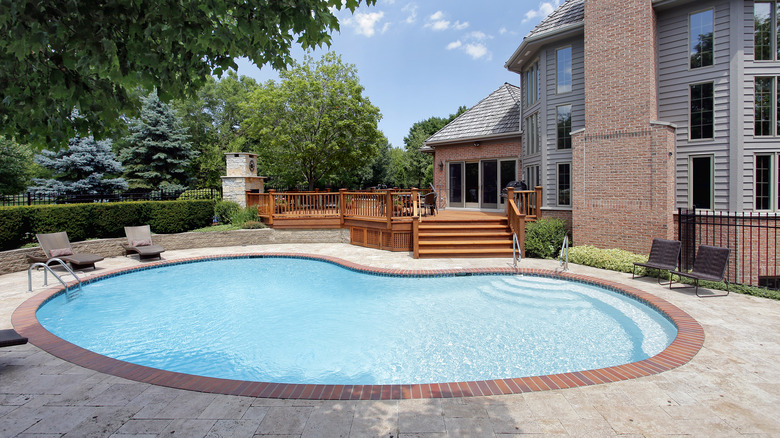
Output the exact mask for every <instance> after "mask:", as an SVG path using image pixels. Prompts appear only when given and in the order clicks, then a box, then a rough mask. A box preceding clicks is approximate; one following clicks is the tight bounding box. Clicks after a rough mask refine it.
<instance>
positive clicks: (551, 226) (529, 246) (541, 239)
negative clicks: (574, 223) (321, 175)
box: [525, 219, 567, 259]
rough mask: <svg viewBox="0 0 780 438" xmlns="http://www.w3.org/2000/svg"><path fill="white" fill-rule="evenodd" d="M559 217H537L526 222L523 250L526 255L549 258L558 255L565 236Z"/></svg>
mask: <svg viewBox="0 0 780 438" xmlns="http://www.w3.org/2000/svg"><path fill="white" fill-rule="evenodd" d="M565 225H566V223H565V222H564V221H563V220H561V219H539V220H537V221H535V222H529V223H527V224H526V230H525V252H526V255H527V256H528V257H538V258H543V259H551V258H555V257H557V256H558V254H559V252H560V250H561V246H562V245H563V239H564V237H566V234H567V231H566V226H565Z"/></svg>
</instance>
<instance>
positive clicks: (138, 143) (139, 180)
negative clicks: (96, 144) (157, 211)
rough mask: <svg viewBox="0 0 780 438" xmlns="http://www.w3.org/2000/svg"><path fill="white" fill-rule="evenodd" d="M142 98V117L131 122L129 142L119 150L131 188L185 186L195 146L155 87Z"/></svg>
mask: <svg viewBox="0 0 780 438" xmlns="http://www.w3.org/2000/svg"><path fill="white" fill-rule="evenodd" d="M141 101H142V103H143V107H142V109H141V117H140V118H138V119H133V120H132V121H131V122H130V127H129V131H130V134H129V135H128V136H127V137H125V138H124V142H125V144H126V146H125V147H124V148H123V149H122V151H121V152H120V154H119V158H120V160H121V161H122V164H123V165H124V166H125V178H126V179H127V181H128V183H130V187H131V188H145V189H159V188H164V189H165V188H167V189H182V190H183V189H184V188H185V187H184V186H186V184H187V182H188V181H187V180H188V177H189V174H190V172H189V165H190V162H191V161H192V160H193V159H194V158H195V157H196V156H197V155H198V152H197V151H194V150H192V145H191V143H190V142H189V141H188V139H189V136H188V135H187V133H186V129H185V128H183V127H182V124H181V120H180V119H179V117H177V116H176V113H175V111H174V110H173V108H171V107H170V105H168V104H166V103H163V102H161V101H160V99H159V98H158V97H157V92H156V91H154V92H152V93H151V94H149V96H147V97H145V98H144V97H142V98H141Z"/></svg>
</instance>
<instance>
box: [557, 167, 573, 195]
mask: <svg viewBox="0 0 780 438" xmlns="http://www.w3.org/2000/svg"><path fill="white" fill-rule="evenodd" d="M556 193H557V194H558V201H557V202H558V205H561V206H570V205H571V163H558V178H557V187H556Z"/></svg>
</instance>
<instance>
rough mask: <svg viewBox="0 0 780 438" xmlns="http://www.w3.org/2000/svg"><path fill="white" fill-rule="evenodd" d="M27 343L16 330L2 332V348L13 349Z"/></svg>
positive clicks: (0, 343)
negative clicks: (12, 347)
mask: <svg viewBox="0 0 780 438" xmlns="http://www.w3.org/2000/svg"><path fill="white" fill-rule="evenodd" d="M26 343H27V338H25V337H24V336H22V335H20V334H19V333H16V330H14V329H3V330H0V347H11V346H14V345H23V344H26Z"/></svg>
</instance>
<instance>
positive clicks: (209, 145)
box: [172, 70, 259, 188]
mask: <svg viewBox="0 0 780 438" xmlns="http://www.w3.org/2000/svg"><path fill="white" fill-rule="evenodd" d="M258 86H259V85H258V83H257V82H256V81H255V80H254V79H252V78H250V77H247V76H241V77H238V75H237V74H236V72H234V71H233V70H230V71H229V72H228V74H227V75H226V76H225V77H223V78H222V79H221V80H219V81H217V80H215V79H214V78H210V79H209V80H207V81H206V85H204V86H203V88H201V89H200V90H199V91H198V93H197V95H196V96H195V97H194V98H192V99H186V100H177V101H174V102H172V106H173V107H174V108H175V109H176V112H177V114H178V115H179V116H180V117H181V120H182V126H183V127H184V128H186V129H187V132H189V134H190V142H191V143H192V148H193V149H194V150H196V151H198V153H199V155H198V157H197V159H196V160H195V162H194V163H193V170H194V172H195V173H194V176H195V178H196V179H197V185H198V187H213V188H217V187H221V186H222V179H221V178H220V177H221V176H222V175H224V174H225V152H232V151H237V150H238V149H236V148H237V147H238V146H236V148H234V147H233V145H234V143H235V142H236V140H237V139H238V138H240V136H239V128H240V127H241V122H242V121H243V119H244V116H243V112H242V108H243V107H244V106H245V105H246V104H247V103H248V102H249V96H250V95H251V93H252V91H254V90H256V89H257V88H258Z"/></svg>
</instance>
